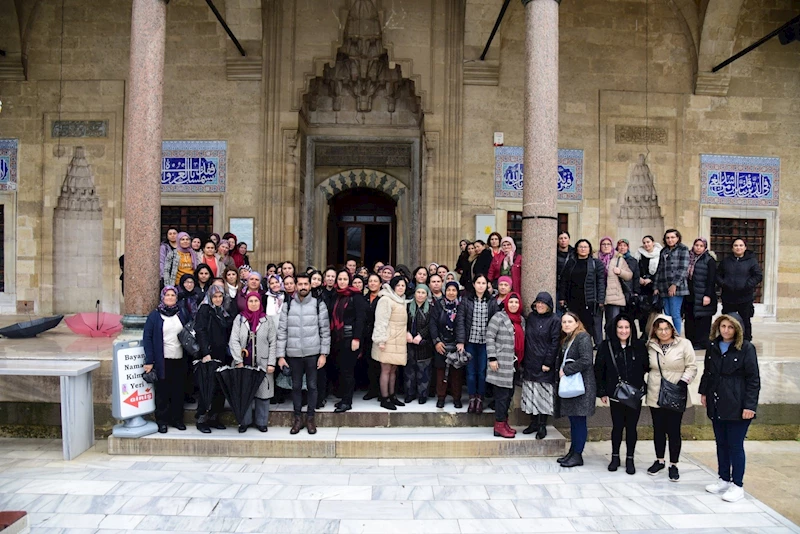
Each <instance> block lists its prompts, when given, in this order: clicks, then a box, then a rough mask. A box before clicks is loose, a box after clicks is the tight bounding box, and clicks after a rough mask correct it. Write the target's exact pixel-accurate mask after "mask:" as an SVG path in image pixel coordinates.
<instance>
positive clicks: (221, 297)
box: [194, 285, 233, 434]
mask: <svg viewBox="0 0 800 534" xmlns="http://www.w3.org/2000/svg"><path fill="white" fill-rule="evenodd" d="M224 301H225V290H224V289H222V288H220V287H219V286H217V285H212V286H211V287H210V288H209V289H208V293H206V298H205V300H204V301H203V304H201V305H200V308H199V309H198V310H197V316H196V317H195V321H194V328H195V337H196V339H197V345H198V346H199V347H200V362H198V363H195V365H197V366H199V365H206V364H207V363H209V362H210V361H211V360H217V361H219V362H221V363H222V364H223V365H228V364H229V363H230V362H231V357H230V355H229V354H228V340H229V334H228V332H229V331H230V328H231V325H232V323H233V317H231V315H230V314H229V313H228V312H227V311H226V310H225V307H224V306H223V304H224ZM195 376H202V375H199V374H196V375H195ZM198 387H200V384H198ZM224 405H225V397H224V396H223V395H222V391H220V389H219V387H215V388H214V398H213V399H212V400H211V403H210V405H209V404H207V399H203V398H202V397H199V398H198V401H197V415H196V416H195V417H196V419H197V429H198V430H199V431H200V432H203V433H204V434H208V433H209V432H211V428H216V429H219V430H224V429H225V425H223V424H222V423H220V422H219V421H218V419H217V417H218V416H219V414H220V413H221V412H222V409H223V407H224Z"/></svg>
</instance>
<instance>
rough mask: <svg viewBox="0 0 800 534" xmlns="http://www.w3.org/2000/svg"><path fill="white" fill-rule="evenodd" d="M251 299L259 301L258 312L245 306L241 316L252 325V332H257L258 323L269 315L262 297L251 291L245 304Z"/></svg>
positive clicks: (246, 296)
mask: <svg viewBox="0 0 800 534" xmlns="http://www.w3.org/2000/svg"><path fill="white" fill-rule="evenodd" d="M209 292H211V290H209ZM250 297H256V298H257V299H258V309H257V310H256V311H250V308H248V307H247V306H245V308H244V310H243V311H242V312H241V313H240V315H241V316H242V317H244V318H245V319H247V322H248V323H250V331H251V332H255V331H256V329H257V328H258V323H259V322H260V321H261V318H262V317H266V316H267V314H266V313H264V303H263V302H262V300H261V295H259V294H258V293H257V292H255V291H251V292H249V293H247V295H245V302H247V301H248V300H250Z"/></svg>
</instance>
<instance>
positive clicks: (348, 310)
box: [330, 294, 367, 341]
mask: <svg viewBox="0 0 800 534" xmlns="http://www.w3.org/2000/svg"><path fill="white" fill-rule="evenodd" d="M339 299H349V302H348V303H347V306H346V307H345V309H344V312H343V313H342V321H343V323H344V328H343V330H342V331H341V332H333V331H332V332H331V336H332V338H333V339H334V340H336V341H341V340H342V339H357V340H359V341H361V340H362V339H364V323H365V322H366V320H367V302H366V301H365V300H364V297H363V296H362V295H360V294H355V295H350V296H349V297H342V296H340V295H336V298H334V300H333V304H332V305H331V306H332V308H331V313H330V315H331V317H333V309H334V308H335V307H336V302H337V301H338V300H339ZM332 326H333V321H331V327H332Z"/></svg>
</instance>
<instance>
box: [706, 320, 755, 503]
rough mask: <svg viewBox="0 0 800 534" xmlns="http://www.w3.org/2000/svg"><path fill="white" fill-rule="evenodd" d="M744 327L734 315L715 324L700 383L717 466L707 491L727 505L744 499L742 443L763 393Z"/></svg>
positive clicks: (753, 352) (752, 347)
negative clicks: (717, 468) (715, 448)
mask: <svg viewBox="0 0 800 534" xmlns="http://www.w3.org/2000/svg"><path fill="white" fill-rule="evenodd" d="M742 322H743V321H742V320H741V317H739V315H738V314H736V313H731V314H726V315H722V316H720V317H718V318H717V320H716V321H714V326H713V328H712V329H711V336H712V340H711V343H710V344H709V347H708V350H707V351H706V359H705V365H704V369H703V377H702V379H701V380H700V402H701V403H702V404H703V406H705V407H706V413H707V414H708V418H709V419H711V423H712V424H713V425H714V437H715V439H716V442H717V462H718V466H719V481H718V482H717V483H716V484H709V485H708V486H706V491H708V492H709V493H722V492H724V494H723V495H722V499H723V500H725V501H728V502H735V501H738V500H740V499H741V498H742V497H744V490H743V489H742V485H743V484H744V466H745V454H744V439H745V436H747V429H748V428H749V427H750V422H751V421H752V420H753V419H754V418H755V416H756V411H757V410H758V394H759V392H760V390H761V379H760V377H759V372H758V358H757V356H756V349H755V347H754V346H753V344H752V343H750V342H749V341H747V340H745V339H744V328H743V326H742Z"/></svg>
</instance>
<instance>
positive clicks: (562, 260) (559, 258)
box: [556, 245, 575, 283]
mask: <svg viewBox="0 0 800 534" xmlns="http://www.w3.org/2000/svg"><path fill="white" fill-rule="evenodd" d="M573 256H575V247H573V246H572V245H570V246H568V247H567V251H566V252H561V251H560V250H558V248H556V283H558V281H559V280H561V273H562V272H564V265H565V264H566V263H567V260H568V259H569V258H571V257H573Z"/></svg>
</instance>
